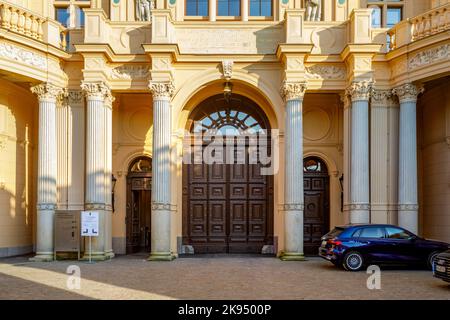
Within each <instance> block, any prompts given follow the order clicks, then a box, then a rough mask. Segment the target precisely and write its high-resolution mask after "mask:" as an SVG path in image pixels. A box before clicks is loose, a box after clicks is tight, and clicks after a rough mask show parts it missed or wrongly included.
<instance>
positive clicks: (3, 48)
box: [0, 43, 48, 70]
mask: <svg viewBox="0 0 450 320" xmlns="http://www.w3.org/2000/svg"><path fill="white" fill-rule="evenodd" d="M0 57H4V58H7V59H10V60H14V61H18V62H21V63H23V64H26V65H28V66H32V67H36V68H39V69H45V70H46V69H47V68H48V62H47V58H46V57H45V56H41V55H38V54H36V53H34V52H32V51H29V50H25V49H23V48H20V47H17V46H14V45H10V44H7V43H0Z"/></svg>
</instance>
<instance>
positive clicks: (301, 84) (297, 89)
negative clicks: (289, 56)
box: [280, 80, 307, 102]
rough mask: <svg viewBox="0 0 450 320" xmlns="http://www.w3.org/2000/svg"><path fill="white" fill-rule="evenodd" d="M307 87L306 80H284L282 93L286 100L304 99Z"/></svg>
mask: <svg viewBox="0 0 450 320" xmlns="http://www.w3.org/2000/svg"><path fill="white" fill-rule="evenodd" d="M306 87H307V83H306V81H288V80H284V81H283V83H282V84H281V89H280V93H281V96H282V97H283V99H284V100H285V101H286V102H287V101H289V100H302V99H303V97H304V96H305V92H306Z"/></svg>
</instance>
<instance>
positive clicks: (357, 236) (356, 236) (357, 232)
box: [352, 229, 362, 238]
mask: <svg viewBox="0 0 450 320" xmlns="http://www.w3.org/2000/svg"><path fill="white" fill-rule="evenodd" d="M361 231H362V229H358V230H356V231H355V232H353V234H352V237H353V238H359V237H360V236H361Z"/></svg>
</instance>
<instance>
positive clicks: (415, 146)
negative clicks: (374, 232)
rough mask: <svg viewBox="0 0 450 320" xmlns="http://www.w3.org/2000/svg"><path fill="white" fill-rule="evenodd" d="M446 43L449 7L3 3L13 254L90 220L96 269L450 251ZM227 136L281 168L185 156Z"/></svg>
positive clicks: (357, 1)
mask: <svg viewBox="0 0 450 320" xmlns="http://www.w3.org/2000/svg"><path fill="white" fill-rule="evenodd" d="M449 35H450V2H449V1H447V0H396V1H395V0H374V1H371V0H306V1H302V0H260V1H254V0H241V1H238V0H196V1H190V0H186V1H181V0H149V1H147V0H137V1H135V0H110V1H109V0H90V1H89V0H87V1H82V0H64V1H62V0H61V1H60V0H48V1H47V0H33V1H31V0H10V1H6V0H0V164H1V165H0V257H5V256H13V255H19V254H28V253H32V252H33V253H34V255H33V257H34V258H33V259H34V260H38V261H42V260H44V261H46V260H52V259H53V258H54V250H55V229H56V228H58V224H57V223H55V221H56V220H57V217H58V215H61V214H64V213H68V212H81V211H83V210H90V211H96V212H98V213H99V217H100V219H99V222H100V223H99V236H98V237H95V238H93V240H92V252H91V253H92V256H93V257H94V258H95V259H98V260H103V259H108V258H111V257H113V256H114V255H117V254H129V253H134V252H142V251H144V252H148V254H149V260H172V259H173V258H175V257H177V256H179V255H181V254H199V253H262V254H272V255H277V256H280V257H281V258H282V259H285V260H301V259H302V258H303V255H304V254H314V253H316V250H317V249H316V248H317V246H318V245H320V237H321V236H322V235H323V234H325V233H327V232H328V231H330V230H331V229H332V228H333V227H334V226H336V225H341V224H346V223H388V224H395V225H399V226H402V227H404V228H406V229H408V230H410V231H412V232H415V233H417V234H419V235H421V236H424V237H430V238H436V239H440V240H444V241H447V242H450V81H449V75H450V57H449V52H450V36H449ZM225 129H229V130H231V131H233V130H234V131H233V133H232V134H231V137H233V139H235V138H239V134H240V133H241V132H249V131H251V130H261V131H265V132H270V135H269V136H270V142H271V143H270V144H268V145H269V149H270V150H269V151H270V154H271V155H272V158H271V165H272V167H273V168H275V169H274V170H273V171H271V172H270V173H269V174H261V168H262V166H261V165H260V164H258V163H252V162H251V161H250V158H251V156H250V155H251V153H252V152H251V150H253V151H254V150H255V148H254V146H253V145H252V143H251V142H244V143H243V144H242V146H241V149H238V148H237V147H235V145H234V144H233V147H232V148H231V149H232V153H234V154H239V152H241V151H242V150H243V151H244V152H241V154H242V155H243V158H244V161H242V162H236V161H233V162H231V163H229V162H227V163H205V162H202V161H199V162H196V161H188V160H189V159H191V160H192V158H195V155H194V156H192V157H191V155H192V154H194V153H192V152H191V151H189V150H192V147H193V145H194V144H195V143H194V142H193V138H192V136H190V134H193V133H194V134H195V133H202V132H204V131H205V130H206V131H207V130H215V132H221V131H224V130H225ZM227 132H228V131H227ZM225 136H226V135H225ZM238 140H239V139H238ZM244 140H245V139H244ZM233 141H234V140H233ZM236 141H237V140H236ZM196 147H197V150H200V155H201V154H202V151H205V150H207V149H208V146H207V145H206V144H205V141H200V144H199V145H197V146H196ZM194 149H195V146H194ZM261 151H262V150H259V149H258V148H256V153H255V154H260V153H262V152H261ZM214 155H215V156H216V157H217V155H218V153H217V152H215V153H214ZM222 156H223V155H222V154H221V153H220V152H219V158H220V157H222ZM84 247H85V248H86V249H85V250H84V254H86V253H87V251H88V249H87V248H88V247H87V246H84Z"/></svg>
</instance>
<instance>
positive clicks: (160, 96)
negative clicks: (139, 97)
mask: <svg viewBox="0 0 450 320" xmlns="http://www.w3.org/2000/svg"><path fill="white" fill-rule="evenodd" d="M148 88H149V89H150V92H151V94H152V96H153V99H154V100H167V99H170V98H172V96H173V94H174V93H175V86H174V84H173V82H172V81H166V82H158V81H150V82H149V84H148Z"/></svg>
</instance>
